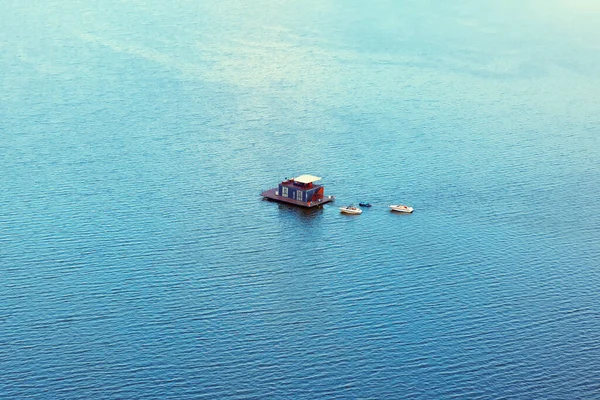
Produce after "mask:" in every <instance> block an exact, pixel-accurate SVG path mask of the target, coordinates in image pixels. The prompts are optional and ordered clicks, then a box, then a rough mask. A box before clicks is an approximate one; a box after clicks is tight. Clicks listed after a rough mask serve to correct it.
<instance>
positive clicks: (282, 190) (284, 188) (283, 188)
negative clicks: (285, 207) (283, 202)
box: [281, 186, 288, 197]
mask: <svg viewBox="0 0 600 400" xmlns="http://www.w3.org/2000/svg"><path fill="white" fill-rule="evenodd" d="M281 195H282V196H283V197H288V188H287V186H282V187H281Z"/></svg>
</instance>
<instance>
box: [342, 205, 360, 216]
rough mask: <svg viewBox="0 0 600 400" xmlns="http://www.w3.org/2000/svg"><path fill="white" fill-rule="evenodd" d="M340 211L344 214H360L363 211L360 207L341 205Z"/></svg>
mask: <svg viewBox="0 0 600 400" xmlns="http://www.w3.org/2000/svg"><path fill="white" fill-rule="evenodd" d="M340 212H341V213H342V214H352V215H359V214H361V213H362V210H361V209H360V208H358V207H354V206H347V207H340Z"/></svg>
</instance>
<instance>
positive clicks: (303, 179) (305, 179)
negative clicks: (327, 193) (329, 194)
mask: <svg viewBox="0 0 600 400" xmlns="http://www.w3.org/2000/svg"><path fill="white" fill-rule="evenodd" d="M294 180H295V181H296V182H300V183H304V184H306V183H313V182H316V181H320V180H321V178H319V177H318V176H314V175H300V176H299V177H297V178H294Z"/></svg>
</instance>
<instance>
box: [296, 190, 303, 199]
mask: <svg viewBox="0 0 600 400" xmlns="http://www.w3.org/2000/svg"><path fill="white" fill-rule="evenodd" d="M296 200H299V201H302V190H297V191H296Z"/></svg>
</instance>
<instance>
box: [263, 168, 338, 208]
mask: <svg viewBox="0 0 600 400" xmlns="http://www.w3.org/2000/svg"><path fill="white" fill-rule="evenodd" d="M319 180H321V178H319V177H318V176H313V175H300V176H299V177H297V178H291V179H286V180H284V181H283V182H281V183H280V184H279V186H277V187H276V188H273V189H269V190H267V191H266V192H263V193H261V196H263V197H264V198H266V199H270V200H275V201H280V202H282V203H289V204H294V205H297V206H301V207H318V206H320V205H323V204H325V203H328V202H330V201H333V200H335V197H334V196H325V194H324V191H325V188H324V187H323V185H317V184H315V182H316V181H319Z"/></svg>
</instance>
